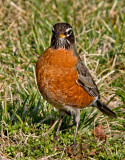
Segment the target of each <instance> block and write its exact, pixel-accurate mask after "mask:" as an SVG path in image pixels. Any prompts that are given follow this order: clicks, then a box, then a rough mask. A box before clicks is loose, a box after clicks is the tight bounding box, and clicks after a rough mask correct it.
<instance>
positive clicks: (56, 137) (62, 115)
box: [55, 111, 65, 139]
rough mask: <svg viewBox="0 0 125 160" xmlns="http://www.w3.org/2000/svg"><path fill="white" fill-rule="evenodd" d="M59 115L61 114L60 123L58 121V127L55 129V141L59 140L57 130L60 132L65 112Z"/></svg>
mask: <svg viewBox="0 0 125 160" xmlns="http://www.w3.org/2000/svg"><path fill="white" fill-rule="evenodd" d="M60 114H61V116H60V121H59V125H58V128H57V131H56V136H55V139H59V136H58V134H59V130H60V127H61V124H62V120H63V117H64V115H65V112H64V111H61V112H60Z"/></svg>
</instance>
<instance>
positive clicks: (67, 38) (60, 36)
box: [51, 23, 75, 49]
mask: <svg viewBox="0 0 125 160" xmlns="http://www.w3.org/2000/svg"><path fill="white" fill-rule="evenodd" d="M52 33H53V35H52V39H51V47H52V48H53V49H58V48H64V49H70V47H71V46H72V45H73V44H74V43H75V37H74V33H73V31H72V27H71V26H70V25H69V24H68V23H56V24H55V25H54V26H53V28H52Z"/></svg>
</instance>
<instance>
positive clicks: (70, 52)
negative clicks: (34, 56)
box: [36, 23, 117, 145]
mask: <svg viewBox="0 0 125 160" xmlns="http://www.w3.org/2000/svg"><path fill="white" fill-rule="evenodd" d="M36 79H37V86H38V89H39V92H40V93H41V95H42V96H43V98H44V99H45V100H46V101H47V102H48V103H50V104H52V105H53V106H54V107H55V108H57V109H58V110H59V111H60V120H59V124H58V127H57V131H56V137H57V138H58V137H59V130H60V127H61V124H62V121H63V117H64V115H65V114H68V115H69V114H71V115H75V121H76V130H75V135H74V142H73V144H74V145H76V136H77V132H78V126H79V122H80V110H81V109H83V108H85V107H87V106H93V107H97V108H98V109H99V110H100V111H101V112H103V113H104V114H106V115H108V116H109V117H115V118H116V117H117V116H116V114H115V113H114V112H113V111H112V110H111V109H110V108H108V107H107V106H106V104H104V103H103V102H101V100H100V94H99V90H98V88H97V85H96V83H95V82H94V80H93V78H92V76H91V74H90V72H89V70H88V68H87V66H86V65H85V64H84V62H83V61H82V60H81V58H80V56H79V54H78V53H77V49H76V42H75V35H74V33H73V29H72V26H71V25H70V24H68V23H56V24H55V25H54V26H53V27H52V38H51V44H50V46H49V47H48V48H47V49H46V50H45V51H44V52H43V54H41V55H40V57H39V58H38V60H37V62H36Z"/></svg>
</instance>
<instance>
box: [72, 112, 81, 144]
mask: <svg viewBox="0 0 125 160" xmlns="http://www.w3.org/2000/svg"><path fill="white" fill-rule="evenodd" d="M75 120H76V131H75V137H74V143H73V145H74V146H76V136H77V132H78V127H79V121H80V110H79V109H78V110H77V111H76V113H75Z"/></svg>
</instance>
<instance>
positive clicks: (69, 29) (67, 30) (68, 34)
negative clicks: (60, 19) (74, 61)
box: [66, 28, 72, 37]
mask: <svg viewBox="0 0 125 160" xmlns="http://www.w3.org/2000/svg"><path fill="white" fill-rule="evenodd" d="M69 31H70V32H69ZM68 32H69V33H68ZM66 33H67V37H69V36H70V35H71V33H72V28H67V29H66Z"/></svg>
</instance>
